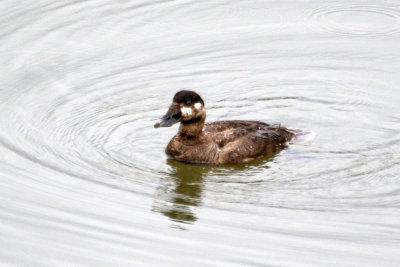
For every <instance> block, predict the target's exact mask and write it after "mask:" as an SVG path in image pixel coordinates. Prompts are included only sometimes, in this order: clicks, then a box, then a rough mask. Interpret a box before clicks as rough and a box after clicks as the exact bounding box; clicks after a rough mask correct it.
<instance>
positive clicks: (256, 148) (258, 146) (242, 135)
mask: <svg viewBox="0 0 400 267" xmlns="http://www.w3.org/2000/svg"><path fill="white" fill-rule="evenodd" d="M204 131H205V134H206V135H209V136H211V138H212V140H213V142H214V143H216V144H217V145H218V148H219V149H218V161H219V162H221V163H222V162H230V163H235V162H241V161H248V160H252V159H255V158H258V157H261V156H264V155H268V154H273V153H275V152H277V151H279V150H281V149H283V148H285V147H286V143H287V142H288V141H290V140H291V139H292V138H293V136H294V133H292V132H290V131H289V130H288V129H287V128H285V127H281V126H280V125H269V124H266V123H263V122H258V121H219V122H214V123H209V124H206V125H205V127H204Z"/></svg>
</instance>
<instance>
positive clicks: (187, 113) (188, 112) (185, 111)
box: [181, 107, 193, 116]
mask: <svg viewBox="0 0 400 267" xmlns="http://www.w3.org/2000/svg"><path fill="white" fill-rule="evenodd" d="M181 112H182V115H184V116H191V115H192V114H193V111H192V109H191V108H187V107H183V108H181Z"/></svg>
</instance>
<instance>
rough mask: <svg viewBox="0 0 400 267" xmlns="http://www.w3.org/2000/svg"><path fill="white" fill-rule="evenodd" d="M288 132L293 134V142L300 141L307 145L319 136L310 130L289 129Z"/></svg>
mask: <svg viewBox="0 0 400 267" xmlns="http://www.w3.org/2000/svg"><path fill="white" fill-rule="evenodd" d="M287 130H288V131H289V132H290V133H291V134H293V138H292V141H293V140H296V141H300V142H301V143H306V142H310V141H311V140H313V139H314V138H315V136H316V135H317V134H316V133H315V132H313V131H310V130H299V129H293V128H287Z"/></svg>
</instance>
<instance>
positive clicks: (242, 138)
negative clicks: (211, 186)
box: [154, 90, 297, 164]
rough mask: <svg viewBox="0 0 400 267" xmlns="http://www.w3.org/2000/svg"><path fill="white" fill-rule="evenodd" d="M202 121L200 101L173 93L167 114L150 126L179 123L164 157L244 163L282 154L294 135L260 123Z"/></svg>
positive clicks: (189, 93)
mask: <svg viewBox="0 0 400 267" xmlns="http://www.w3.org/2000/svg"><path fill="white" fill-rule="evenodd" d="M205 119H206V108H205V106H204V101H203V99H202V98H201V97H200V96H199V95H198V94H197V93H196V92H193V91H187V90H182V91H179V92H177V93H176V94H175V96H174V98H173V101H172V104H171V106H170V107H169V109H168V111H167V113H166V114H165V115H164V116H163V117H162V118H161V120H160V121H159V122H157V123H156V124H155V125H154V127H155V128H158V127H170V126H171V125H173V124H175V123H177V122H180V126H179V131H178V133H177V134H176V135H175V136H174V137H173V138H172V139H171V141H170V142H169V144H168V146H167V148H166V152H167V154H168V155H169V156H171V157H172V158H174V159H176V160H179V161H184V162H189V163H213V164H225V163H239V162H247V161H250V160H253V159H256V158H260V157H263V156H266V155H271V154H274V153H276V152H278V151H280V150H282V149H283V148H285V147H287V142H289V141H290V140H292V139H293V138H294V137H295V135H296V132H297V131H296V130H291V129H288V128H286V127H281V126H280V125H269V124H267V123H264V122H260V121H243V120H228V121H216V122H211V123H204V122H205Z"/></svg>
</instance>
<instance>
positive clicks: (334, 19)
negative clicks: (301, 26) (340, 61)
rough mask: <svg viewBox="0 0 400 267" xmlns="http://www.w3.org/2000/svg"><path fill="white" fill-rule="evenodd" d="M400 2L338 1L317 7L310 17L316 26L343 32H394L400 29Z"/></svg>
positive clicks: (390, 33)
mask: <svg viewBox="0 0 400 267" xmlns="http://www.w3.org/2000/svg"><path fill="white" fill-rule="evenodd" d="M399 19H400V9H399V6H398V5H397V4H388V3H386V4H385V5H375V4H363V3H359V4H352V3H350V4H337V5H335V6H332V5H329V6H324V7H321V8H317V9H313V10H312V11H310V12H309V14H308V15H307V20H308V21H309V23H311V24H312V25H313V26H314V27H323V28H324V29H325V30H328V31H331V32H334V33H337V34H341V35H347V36H351V35H365V36H390V35H394V34H396V35H398V34H399V32H400V23H399V21H400V20H399Z"/></svg>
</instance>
